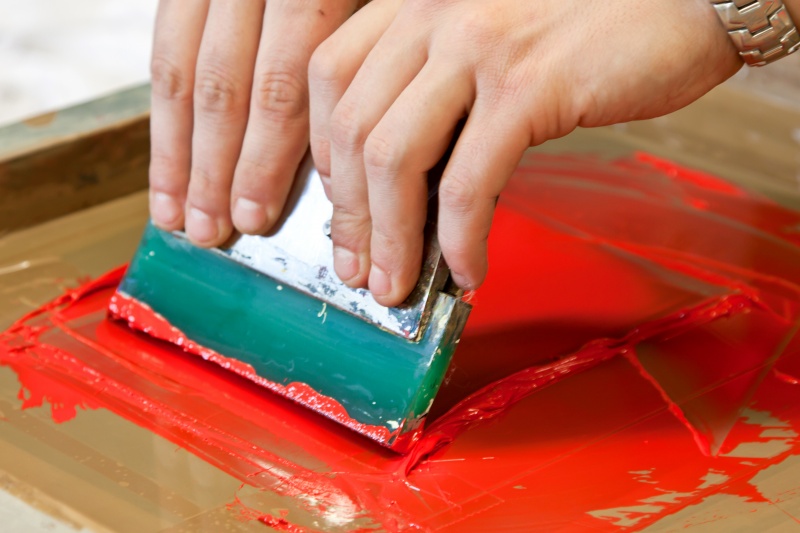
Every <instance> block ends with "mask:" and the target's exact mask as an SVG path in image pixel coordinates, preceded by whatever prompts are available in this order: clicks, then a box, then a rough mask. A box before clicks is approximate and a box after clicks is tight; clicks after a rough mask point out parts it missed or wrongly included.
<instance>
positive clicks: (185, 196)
mask: <svg viewBox="0 0 800 533" xmlns="http://www.w3.org/2000/svg"><path fill="white" fill-rule="evenodd" d="M358 5H359V1H358V0H268V1H266V2H265V0H236V1H232V2H231V1H226V0H189V1H186V0H161V2H160V3H159V8H158V16H157V20H156V32H155V39H154V44H153V59H152V112H151V119H150V120H151V125H150V129H151V144H152V148H151V163H150V212H151V216H152V219H153V222H154V223H155V224H156V225H157V226H159V227H161V228H162V229H165V230H168V231H172V230H178V229H181V228H183V227H185V228H186V233H187V234H188V236H189V238H190V239H191V240H192V242H194V243H195V244H197V245H200V246H207V247H210V246H216V245H219V244H221V243H222V242H224V241H225V240H226V239H227V238H228V237H229V236H230V234H231V232H232V231H233V228H234V226H235V227H236V229H238V230H239V231H241V232H242V233H252V234H258V233H263V232H265V231H267V230H268V229H269V228H270V227H271V226H272V225H273V224H274V222H275V221H276V220H277V218H278V217H279V215H280V213H281V210H282V209H283V205H284V203H285V201H286V196H287V194H288V191H289V188H290V186H291V183H292V179H293V177H294V175H295V172H296V170H297V166H298V164H299V163H300V161H301V159H302V157H303V155H304V154H305V152H306V150H307V148H308V122H309V119H308V81H307V80H308V78H307V72H308V63H309V60H310V58H311V54H312V53H313V52H314V50H315V49H316V47H317V45H318V44H319V43H321V42H322V41H323V40H325V39H326V38H327V37H328V36H329V35H330V34H332V33H333V32H334V31H335V30H336V29H337V28H338V27H339V26H340V25H341V24H342V23H343V22H344V21H345V20H346V19H347V18H348V17H349V16H350V15H351V14H352V13H353V12H354V11H355V10H356V8H357V7H358Z"/></svg>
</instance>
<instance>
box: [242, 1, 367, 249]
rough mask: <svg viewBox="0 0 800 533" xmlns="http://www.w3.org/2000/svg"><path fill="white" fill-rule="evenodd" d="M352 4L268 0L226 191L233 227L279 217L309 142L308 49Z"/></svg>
mask: <svg viewBox="0 0 800 533" xmlns="http://www.w3.org/2000/svg"><path fill="white" fill-rule="evenodd" d="M355 7H356V3H355V0H350V1H345V2H342V1H341V0H317V1H313V2H297V0H270V1H269V2H267V9H266V14H265V16H264V24H263V30H262V34H261V35H262V37H261V43H260V45H259V50H258V57H257V59H256V71H255V77H254V83H253V92H252V96H251V99H250V114H249V120H248V123H247V130H246V133H245V138H244V145H243V146H242V151H241V155H240V156H239V161H238V163H237V165H236V172H235V174H234V180H233V190H232V193H231V205H232V210H233V223H234V225H235V226H236V228H237V229H238V230H239V231H241V232H243V233H253V234H259V233H264V232H265V231H267V230H268V229H269V228H270V227H271V226H272V225H273V224H274V222H275V221H276V220H277V219H278V217H279V215H280V213H281V210H282V208H283V205H284V203H285V201H286V196H287V194H288V192H289V188H290V186H291V184H292V181H293V178H294V175H295V172H296V170H297V167H298V165H299V164H300V160H301V159H302V157H303V155H304V154H305V152H306V150H307V148H308V75H307V73H308V63H309V60H310V59H311V54H312V52H313V51H314V49H315V48H316V47H317V46H318V45H319V43H321V42H322V41H323V40H324V39H325V38H326V37H328V36H329V35H330V34H331V33H333V31H334V30H336V28H338V27H339V25H340V24H341V23H342V22H344V21H345V20H346V19H347V17H348V16H350V14H352V12H353V11H354V10H355ZM297 36H302V37H301V38H298V37H297Z"/></svg>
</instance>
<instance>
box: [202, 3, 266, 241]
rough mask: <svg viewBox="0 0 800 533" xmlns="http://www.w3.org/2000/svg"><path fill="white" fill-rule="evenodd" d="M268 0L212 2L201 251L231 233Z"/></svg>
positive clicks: (205, 65)
mask: <svg viewBox="0 0 800 533" xmlns="http://www.w3.org/2000/svg"><path fill="white" fill-rule="evenodd" d="M263 14H264V1H263V0H242V1H237V2H227V1H225V0H212V1H211V6H210V8H209V12H208V21H207V22H206V29H205V33H204V34H203V41H202V43H201V45H200V54H199V56H198V58H197V73H196V75H195V94H194V113H195V126H194V134H193V136H192V171H191V179H190V181H189V193H188V198H187V202H186V233H187V235H188V236H189V238H190V239H191V240H192V241H193V242H194V243H195V244H199V245H201V246H216V245H218V244H221V243H222V242H223V241H225V239H227V238H228V236H229V235H230V233H231V230H232V223H231V215H230V192H231V182H232V181H233V172H234V169H235V168H236V161H237V160H238V158H239V153H240V152H241V149H242V139H243V138H244V132H245V127H246V125H247V111H248V108H249V105H250V89H251V87H252V83H253V69H254V65H255V59H256V53H257V49H258V40H259V35H260V34H261V20H262V18H263Z"/></svg>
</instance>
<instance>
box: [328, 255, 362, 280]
mask: <svg viewBox="0 0 800 533" xmlns="http://www.w3.org/2000/svg"><path fill="white" fill-rule="evenodd" d="M360 266H361V265H360V264H359V261H358V256H357V255H356V254H354V253H353V252H351V251H350V250H348V249H347V248H342V247H340V246H336V247H334V249H333V268H334V270H336V275H337V276H339V279H340V280H342V281H349V280H351V279H353V278H354V277H356V276H357V275H358V271H359V270H360Z"/></svg>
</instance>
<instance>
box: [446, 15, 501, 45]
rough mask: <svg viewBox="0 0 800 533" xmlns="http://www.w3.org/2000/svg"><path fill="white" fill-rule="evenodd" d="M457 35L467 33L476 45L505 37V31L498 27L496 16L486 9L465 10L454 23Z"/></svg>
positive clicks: (453, 29) (454, 30)
mask: <svg viewBox="0 0 800 533" xmlns="http://www.w3.org/2000/svg"><path fill="white" fill-rule="evenodd" d="M452 31H453V32H454V34H455V35H467V36H469V39H470V42H472V43H473V44H474V45H476V46H485V45H486V44H488V43H494V42H497V41H499V40H501V39H502V38H503V35H505V33H504V32H503V31H501V30H500V29H499V28H498V24H497V21H496V20H495V17H494V16H493V15H491V14H487V13H486V12H485V11H484V10H474V9H473V10H464V13H463V14H462V15H461V16H459V17H458V18H457V19H456V20H455V22H454V23H453V28H452Z"/></svg>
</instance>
